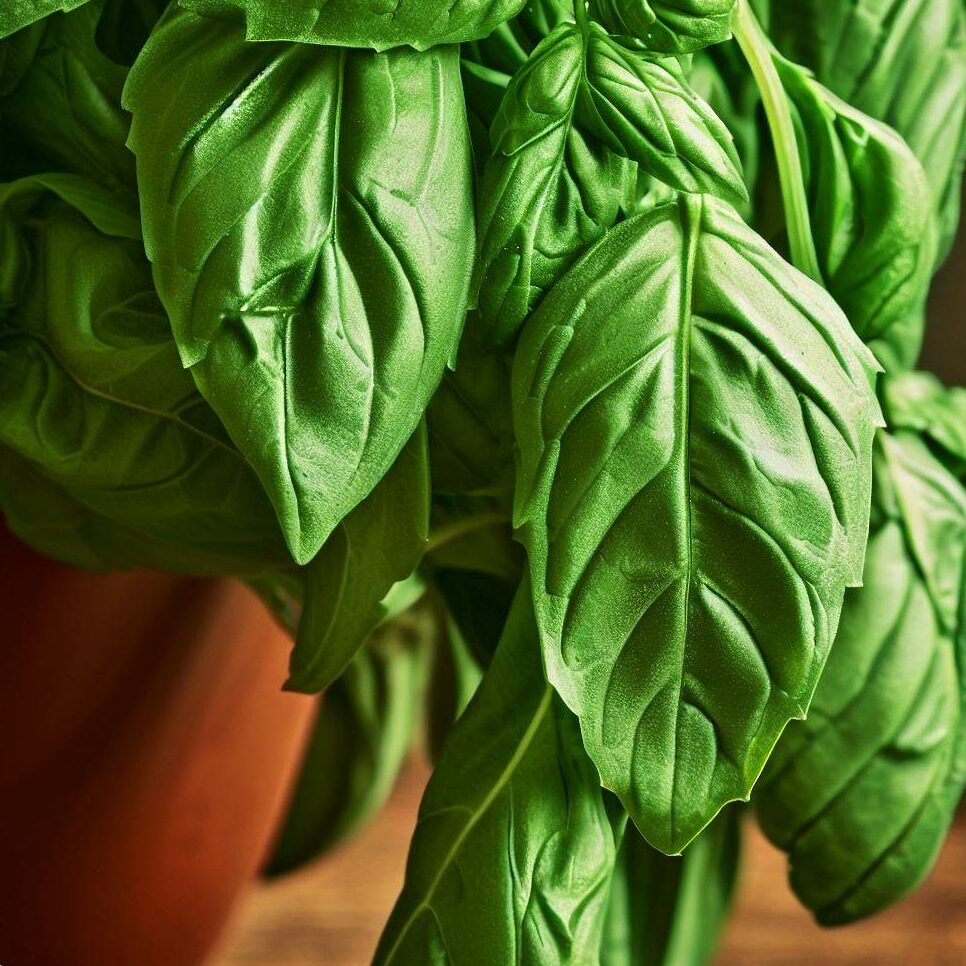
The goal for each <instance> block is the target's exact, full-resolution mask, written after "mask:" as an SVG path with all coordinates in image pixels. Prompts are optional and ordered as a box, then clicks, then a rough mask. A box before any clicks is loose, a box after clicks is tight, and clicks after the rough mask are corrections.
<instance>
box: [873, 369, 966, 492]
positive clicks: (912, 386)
mask: <svg viewBox="0 0 966 966" xmlns="http://www.w3.org/2000/svg"><path fill="white" fill-rule="evenodd" d="M881 397H882V404H883V409H884V411H885V416H886V422H887V423H888V425H889V426H890V427H892V428H893V429H912V430H915V431H916V432H920V433H922V435H923V437H924V438H925V439H926V440H927V441H928V442H929V444H930V445H931V446H932V447H933V450H934V452H935V453H936V455H937V456H938V457H939V459H940V460H941V461H942V463H943V465H944V466H945V467H946V469H948V470H949V471H950V472H951V473H953V474H954V475H955V476H956V478H957V479H958V480H959V481H960V482H961V483H966V389H962V388H959V387H956V388H952V389H947V388H946V387H945V386H943V384H942V383H941V382H940V381H939V380H938V379H937V378H936V377H935V376H934V375H932V374H931V373H928V372H903V373H899V374H898V375H895V376H889V377H887V378H886V379H885V380H884V381H883V383H882V389H881Z"/></svg>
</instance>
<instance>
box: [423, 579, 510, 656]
mask: <svg viewBox="0 0 966 966" xmlns="http://www.w3.org/2000/svg"><path fill="white" fill-rule="evenodd" d="M433 581H434V583H435V584H436V586H437V587H438V588H439V592H440V594H441V595H442V597H443V599H444V600H445V601H446V606H447V608H448V609H449V613H450V614H451V615H452V621H453V624H454V626H455V628H456V630H457V631H458V632H459V637H460V640H461V641H462V642H463V644H464V645H465V646H466V647H467V648H468V649H469V652H470V653H471V654H472V655H473V657H474V658H475V660H476V661H477V663H478V664H480V665H481V666H483V667H487V666H488V665H489V663H490V661H492V660H493V655H494V654H495V653H496V648H497V645H498V643H499V641H500V636H501V634H502V633H503V627H504V625H505V624H506V617H507V614H508V613H509V610H510V604H511V603H512V601H513V593H514V588H513V587H512V586H511V585H510V584H509V582H508V581H507V579H506V578H505V577H498V576H496V575H494V574H492V573H484V572H482V571H479V570H469V569H463V568H458V567H443V568H440V569H438V570H436V571H435V572H434V575H433Z"/></svg>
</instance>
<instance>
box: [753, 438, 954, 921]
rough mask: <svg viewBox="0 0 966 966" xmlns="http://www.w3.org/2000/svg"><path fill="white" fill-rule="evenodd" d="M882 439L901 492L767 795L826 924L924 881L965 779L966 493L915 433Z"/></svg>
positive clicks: (889, 477) (766, 783)
mask: <svg viewBox="0 0 966 966" xmlns="http://www.w3.org/2000/svg"><path fill="white" fill-rule="evenodd" d="M880 438H881V441H882V446H881V449H880V452H879V456H878V458H877V464H876V472H877V477H878V482H879V484H880V487H883V488H886V489H887V490H891V491H892V492H891V494H890V499H889V501H888V503H886V502H885V501H883V503H884V505H883V506H882V507H881V508H880V512H881V514H882V516H883V520H882V522H881V523H880V525H879V527H878V528H877V530H876V532H875V533H874V534H873V536H872V539H871V541H870V543H869V551H868V556H867V559H866V566H865V576H864V584H863V586H862V588H861V589H857V590H853V591H850V592H849V594H848V595H847V596H846V603H845V608H844V609H843V612H842V621H841V624H840V628H839V634H838V637H837V638H836V641H835V646H834V647H833V648H832V652H831V655H830V657H829V661H828V665H827V667H826V669H825V672H824V674H823V676H822V679H821V682H820V683H819V687H818V690H817V692H816V695H815V700H814V702H813V704H812V709H811V711H810V713H809V717H808V719H807V720H806V721H805V722H803V723H801V724H796V725H795V726H793V727H792V728H790V729H789V731H788V733H787V735H786V736H785V737H784V738H783V739H782V742H781V744H780V745H779V748H778V750H777V751H776V754H775V757H774V759H773V761H772V762H771V763H770V764H769V768H768V770H767V771H766V774H765V777H764V778H763V779H762V783H761V785H760V787H759V789H757V790H756V796H755V801H756V805H757V808H758V812H759V816H760V818H761V823H762V827H763V828H764V830H765V832H766V833H767V834H768V836H769V837H770V838H771V839H772V840H773V841H774V842H775V843H776V844H777V845H779V846H780V847H781V848H783V849H785V850H786V851H788V852H789V855H790V867H791V882H792V886H793V888H794V889H795V892H796V893H797V894H798V896H799V898H800V899H801V900H802V901H803V902H804V903H805V905H807V906H808V908H810V909H811V910H812V911H813V912H814V914H815V916H816V918H817V919H818V921H819V922H821V923H823V924H826V925H834V924H840V923H846V922H852V921H853V920H855V919H859V918H861V917H863V916H867V915H870V914H872V913H874V912H877V911H879V910H880V909H883V908H885V907H886V906H887V905H889V904H891V903H893V902H895V901H897V900H898V899H899V898H901V897H902V896H904V895H905V894H907V893H908V892H909V891H911V890H912V889H913V888H914V887H915V886H916V885H917V884H918V883H919V882H921V881H922V879H923V878H924V877H925V876H926V875H927V874H928V871H929V869H930V868H931V866H932V864H933V862H934V861H935V858H936V855H937V854H938V852H939V848H940V846H941V845H942V842H943V839H944V838H945V836H946V833H947V831H948V829H949V826H950V823H951V822H952V819H953V815H954V812H955V809H956V805H957V804H958V802H959V799H960V796H961V795H962V792H963V785H964V782H966V726H964V717H963V711H964V700H966V689H964V685H963V681H962V677H961V674H962V668H963V666H964V664H963V659H964V657H966V634H964V628H963V623H962V621H963V614H964V611H963V610H962V608H961V601H962V599H963V597H962V591H963V587H964V568H963V556H964V546H966V493H964V492H963V491H962V488H961V486H960V485H959V484H958V483H957V482H956V481H955V480H954V479H953V478H952V477H950V476H949V475H948V474H947V473H946V472H945V471H944V470H943V468H942V467H941V466H940V465H939V464H938V463H937V462H936V460H935V459H934V458H933V457H931V456H930V454H929V453H928V451H927V450H926V448H925V446H924V445H923V444H922V443H921V441H920V440H918V439H917V438H916V437H915V436H914V435H912V434H909V433H900V434H898V435H897V436H895V437H889V436H885V435H883V436H882V437H880ZM890 504H891V505H890ZM910 511H911V514H910ZM925 535H929V536H930V539H928V540H924V539H923V537H924V536H925ZM937 589H938V591H939V593H938V594H937ZM953 595H955V598H956V599H955V600H952V599H951V598H952V596H953ZM950 604H953V607H952V608H950V606H949V605H950ZM950 619H951V621H952V622H951V623H950Z"/></svg>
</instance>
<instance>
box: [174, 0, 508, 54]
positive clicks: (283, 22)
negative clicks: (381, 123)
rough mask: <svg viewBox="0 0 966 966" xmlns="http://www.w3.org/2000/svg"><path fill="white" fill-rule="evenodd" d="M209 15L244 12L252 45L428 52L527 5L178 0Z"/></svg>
mask: <svg viewBox="0 0 966 966" xmlns="http://www.w3.org/2000/svg"><path fill="white" fill-rule="evenodd" d="M180 3H181V6H183V7H187V8H188V9H189V10H194V11H196V12H197V13H200V14H204V15H206V16H224V15H226V14H233V13H234V14H237V13H241V14H242V15H243V16H244V18H245V28H246V29H245V35H246V37H247V39H248V40H297V41H300V42H302V43H311V44H325V45H334V46H340V47H372V48H373V49H375V50H386V49H388V48H390V47H399V46H402V45H404V44H408V45H410V46H412V47H415V48H416V49H417V50H424V49H426V48H427V47H433V46H435V45H437V44H458V43H462V42H463V41H466V40H475V39H476V38H478V37H485V36H486V35H487V34H488V33H490V31H491V30H493V29H494V28H495V27H497V26H499V25H500V24H501V23H503V21H505V20H509V19H510V17H512V16H514V14H516V13H518V12H519V11H520V10H521V9H522V7H523V6H524V4H525V3H526V0H451V2H448V3H445V4H440V3H439V2H438V0H393V2H392V3H391V4H388V5H387V4H386V3H385V0H180Z"/></svg>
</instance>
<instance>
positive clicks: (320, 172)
mask: <svg viewBox="0 0 966 966" xmlns="http://www.w3.org/2000/svg"><path fill="white" fill-rule="evenodd" d="M125 102H126V104H127V106H128V107H129V108H130V109H131V110H132V111H133V113H134V121H133V126H132V133H131V145H132V146H133V148H134V151H135V153H136V155H137V158H138V181H139V186H140V191H141V210H142V214H143V217H144V223H145V238H146V240H147V248H148V254H149V256H150V257H151V260H152V262H153V263H154V278H155V283H156V285H157V288H158V292H159V294H160V296H161V300H162V302H164V304H165V306H166V308H167V309H168V312H169V315H170V316H171V322H172V326H173V328H174V333H175V338H176V340H177V342H178V346H179V349H180V351H181V358H182V361H183V363H184V364H185V366H188V367H190V368H191V372H192V375H193V376H194V378H195V381H196V382H197V384H198V386H199V388H200V389H201V391H202V393H203V394H204V396H205V397H206V398H207V399H208V400H209V402H210V403H211V404H212V406H213V407H214V409H215V410H216V411H217V412H218V414H219V415H220V417H221V418H222V420H223V422H224V423H225V426H226V427H227V429H228V432H229V433H230V435H231V437H232V439H234V440H235V442H236V444H237V445H238V447H239V448H240V449H241V450H242V452H244V453H245V455H246V457H247V458H248V459H249V461H250V462H251V463H252V465H253V466H254V468H255V470H256V472H257V473H258V474H259V476H260V478H261V480H262V482H263V484H264V486H265V488H266V490H267V491H268V493H269V496H270V497H271V499H272V502H273V504H274V505H275V509H276V512H277V513H278V515H279V520H280V521H281V524H282V529H283V531H284V533H285V535H286V539H287V541H288V543H289V546H290V548H291V551H292V554H293V556H294V557H295V558H296V560H297V561H298V562H300V563H305V562H307V561H308V560H310V559H311V558H312V557H313V556H314V555H315V554H316V552H317V551H318V550H319V548H320V547H321V546H322V544H323V543H324V542H325V540H326V539H327V538H328V536H329V534H330V533H331V532H332V531H333V530H334V529H335V527H336V526H337V525H338V524H339V522H340V521H341V520H342V519H343V518H344V517H345V516H346V515H347V514H348V513H349V512H350V511H351V510H352V509H353V507H355V506H356V505H357V504H358V503H359V502H360V501H361V500H362V499H363V498H364V497H365V496H366V495H367V494H368V493H370V492H371V491H372V488H373V487H374V486H375V484H376V483H377V482H378V480H379V479H380V478H381V477H382V476H383V474H384V473H385V472H386V471H387V470H388V468H389V466H390V465H392V462H393V461H394V460H395V458H396V456H397V455H398V453H399V451H400V450H401V449H402V447H403V445H404V444H405V442H406V440H408V439H409V437H410V436H411V435H412V434H413V432H414V431H415V429H416V426H417V425H418V423H419V420H420V418H421V417H422V414H423V410H424V408H425V406H426V404H427V403H428V401H429V399H430V397H431V396H432V394H433V392H434V391H435V389H436V387H437V386H438V384H439V381H440V379H441V377H442V374H443V370H444V368H445V366H446V364H447V362H448V361H449V360H450V359H452V358H454V357H455V354H456V347H457V343H458V340H459V334H460V330H461V328H462V325H463V320H464V317H465V311H466V301H467V293H468V290H469V273H470V270H471V266H472V261H473V250H474V226H473V217H472V212H473V207H472V202H471V171H470V151H469V140H468V134H467V129H466V120H465V109H464V106H463V98H462V93H461V88H460V78H459V63H458V52H457V50H456V48H453V47H444V48H437V49H434V50H432V51H429V52H427V53H422V54H419V53H414V52H412V51H407V50H397V51H393V52H390V53H388V54H373V53H370V52H361V51H347V50H344V49H342V48H335V47H326V48H321V49H320V48H317V47H313V46H306V45H301V44H246V43H245V42H244V40H243V38H242V35H241V33H240V31H239V30H237V29H235V28H233V27H232V26H230V25H227V24H225V23H223V22H222V21H219V20H206V19H203V18H199V17H195V16H194V15H192V14H190V13H186V12H183V11H182V12H178V11H176V10H175V9H174V8H172V9H171V10H169V12H168V14H166V15H165V17H164V18H163V19H162V21H161V23H160V24H159V25H158V28H157V29H156V30H155V32H154V33H153V34H152V35H151V39H150V40H149V42H148V44H147V46H146V47H145V48H144V51H143V52H142V54H141V56H140V57H139V58H138V60H137V62H136V64H135V65H134V67H133V69H132V71H131V75H130V78H129V80H128V84H127V86H126V88H125Z"/></svg>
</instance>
